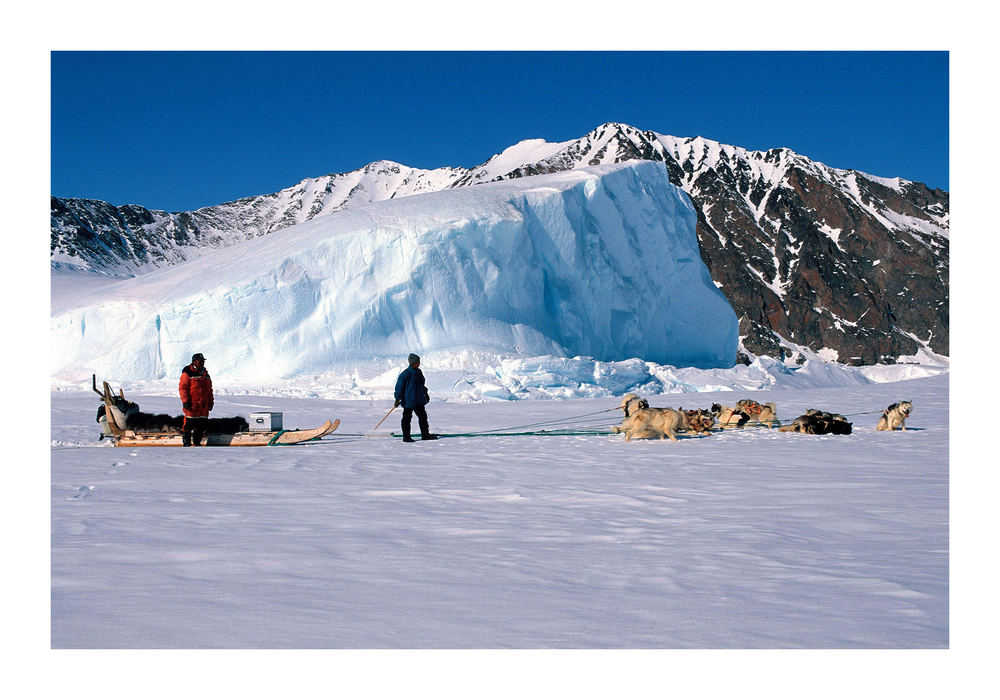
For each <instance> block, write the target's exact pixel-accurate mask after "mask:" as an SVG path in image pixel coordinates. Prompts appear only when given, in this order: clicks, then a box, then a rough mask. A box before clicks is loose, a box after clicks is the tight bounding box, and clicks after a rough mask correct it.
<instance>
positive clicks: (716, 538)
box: [51, 363, 949, 648]
mask: <svg viewBox="0 0 1000 700" xmlns="http://www.w3.org/2000/svg"><path fill="white" fill-rule="evenodd" d="M807 365H809V371H811V372H815V373H814V374H812V376H809V375H804V374H803V372H804V371H805V368H804V369H803V370H798V371H796V372H789V373H788V375H787V376H785V375H782V377H783V378H782V381H783V382H785V384H784V385H780V382H779V386H777V388H773V389H770V390H764V391H752V392H741V393H740V394H739V395H737V394H733V393H732V392H726V393H698V394H690V395H687V394H686V395H684V396H683V397H681V396H673V397H656V399H655V401H654V402H653V403H654V405H673V406H675V407H676V406H678V405H681V404H682V405H684V406H685V407H689V408H690V407H696V406H699V407H708V406H709V405H710V404H711V403H713V402H715V401H721V402H723V403H730V404H731V403H732V402H733V401H734V400H735V399H737V398H743V397H744V396H747V397H750V398H754V399H756V400H758V401H762V402H763V401H774V402H776V403H777V405H778V414H779V416H780V417H782V418H784V419H788V418H792V417H795V416H797V415H799V414H800V413H802V412H803V411H804V410H805V409H807V408H813V407H815V408H822V409H826V410H831V411H837V412H841V413H844V414H846V415H848V417H849V418H850V419H852V420H853V421H854V428H855V430H854V433H853V434H852V435H850V436H823V437H819V436H808V435H796V434H789V433H779V432H777V431H773V430H744V431H728V432H725V433H722V434H715V435H712V436H710V437H706V438H685V439H682V440H680V441H679V442H677V443H670V442H668V441H649V442H640V441H635V442H631V443H626V442H624V440H623V439H622V437H621V436H616V435H575V436H551V435H550V436H512V435H507V436H498V437H454V438H444V439H441V440H438V441H437V442H432V443H421V442H417V443H415V444H413V445H405V444H403V443H402V442H401V441H400V440H398V439H392V438H389V437H381V436H377V437H372V438H366V437H364V433H366V432H369V431H370V430H371V429H372V427H373V426H374V425H375V423H377V422H378V420H379V419H380V418H382V416H383V415H385V412H386V410H388V407H389V406H391V403H389V402H388V401H386V400H374V399H373V400H371V401H363V400H362V401H358V400H354V401H345V400H329V399H320V398H306V397H301V396H293V395H285V396H267V397H264V396H254V395H246V394H244V395H236V394H232V395H225V396H220V397H219V398H218V400H217V402H216V410H215V412H214V414H215V415H220V416H222V415H234V414H243V415H246V414H247V413H248V412H250V411H259V410H280V411H283V412H284V416H285V423H286V426H290V427H308V426H312V425H317V424H319V422H320V421H322V420H323V419H325V418H327V417H337V418H340V419H341V420H342V421H343V423H342V425H341V428H340V430H339V431H338V432H337V433H335V434H334V435H333V436H330V437H329V438H326V439H324V440H323V441H321V442H320V443H318V444H313V445H308V446H298V447H287V448H225V449H219V448H201V449H188V450H185V449H184V448H144V449H126V448H113V447H110V446H109V445H108V443H107V441H105V442H100V443H98V442H96V440H95V438H96V432H97V424H96V423H95V422H94V414H95V409H96V405H97V397H96V396H94V395H93V393H90V392H79V391H63V392H60V391H57V392H53V394H52V411H51V417H52V435H51V439H52V448H51V467H52V476H51V526H52V537H51V547H52V549H51V566H52V591H51V593H52V617H51V624H52V628H51V631H52V645H53V647H55V648H77V647H89V648H109V647H113V648H134V647H145V648H162V647H199V648H201V647H209V648H212V647H309V648H313V647H323V648H327V647H333V648H410V647H421V648H441V647H449V648H473V647H475V648H479V647H485V648H508V647H517V648H521V647H531V648H591V647H600V648H613V647H648V648H662V647H674V648H718V647H723V648H726V647H755V648H788V647H817V648H831V647H865V648H868V647H899V648H910V647H925V648H926V647H930V648H943V647H947V646H948V644H949V616H948V610H949V605H948V603H949V581H948V571H949V541H948V493H949V484H948V445H949V425H948V387H949V380H948V377H947V375H940V376H935V377H927V378H924V379H918V380H913V381H907V382H903V383H880V384H877V383H876V384H873V383H868V382H867V381H866V380H865V378H864V377H863V376H861V374H860V373H859V374H858V381H857V382H856V383H848V382H847V381H846V380H845V377H846V375H844V374H842V372H843V371H845V369H846V368H837V367H834V366H829V365H822V363H812V364H811V363H807ZM870 369H871V370H872V371H874V372H880V371H882V370H879V369H878V368H870ZM911 369H916V370H922V371H926V368H919V367H913V368H911ZM775 371H776V372H777V370H775ZM719 372H722V371H721V370H719ZM823 372H828V373H831V374H828V375H827V376H821V375H822V373H823ZM838 372H840V373H841V374H835V373H838ZM882 378H885V377H882ZM795 382H798V384H795ZM838 384H839V385H838ZM126 395H127V396H129V398H132V399H134V400H138V401H139V403H140V405H141V406H142V407H143V409H145V410H149V411H157V412H158V411H164V412H176V411H177V408H178V406H177V403H178V399H177V398H176V397H175V396H174V395H173V394H169V393H165V394H162V395H142V394H133V393H129V392H126ZM432 397H433V392H432ZM900 399H908V400H912V401H913V402H914V406H915V408H914V413H913V415H912V416H911V418H910V420H909V421H908V426H909V427H910V428H912V429H911V430H908V431H906V432H894V433H884V432H876V431H875V430H874V425H875V422H876V420H877V418H878V411H879V410H880V409H882V408H884V407H885V406H887V405H888V404H889V403H891V402H894V401H898V400H900ZM617 404H618V400H617V398H614V397H609V398H595V399H574V400H568V401H521V402H489V403H479V404H476V403H463V402H461V401H457V400H453V401H448V402H440V401H432V403H431V404H430V405H429V407H428V412H429V415H430V420H431V426H432V429H434V430H435V431H438V432H442V433H463V432H470V431H482V430H492V429H496V428H503V427H511V426H518V425H524V424H532V423H539V422H542V421H549V420H553V419H559V420H560V421H561V422H560V423H559V424H558V425H561V426H579V427H582V428H583V427H586V428H594V427H601V426H607V425H610V424H612V423H613V422H615V421H614V419H613V418H612V416H616V415H617V413H616V412H615V411H613V410H610V411H609V409H613V408H614V407H615V406H617ZM602 411H603V413H598V412H602ZM397 418H398V413H396V414H394V415H393V416H392V417H390V419H389V420H388V421H387V422H386V424H384V425H383V429H382V430H385V429H386V428H389V429H391V430H396V431H397V432H398V423H397ZM380 432H382V431H380Z"/></svg>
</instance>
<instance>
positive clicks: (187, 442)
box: [181, 430, 191, 447]
mask: <svg viewBox="0 0 1000 700" xmlns="http://www.w3.org/2000/svg"><path fill="white" fill-rule="evenodd" d="M181 444H183V445H184V447H191V431H190V430H185V431H184V433H183V435H182V436H181Z"/></svg>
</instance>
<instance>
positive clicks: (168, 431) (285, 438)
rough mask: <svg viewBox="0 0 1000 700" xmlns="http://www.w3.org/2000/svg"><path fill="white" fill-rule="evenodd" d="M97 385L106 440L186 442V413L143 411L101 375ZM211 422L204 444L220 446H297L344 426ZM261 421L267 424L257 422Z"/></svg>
mask: <svg viewBox="0 0 1000 700" xmlns="http://www.w3.org/2000/svg"><path fill="white" fill-rule="evenodd" d="M93 385H94V391H95V392H96V393H97V395H98V396H100V397H101V399H102V401H103V403H102V404H101V406H100V408H98V411H97V421H98V422H99V423H100V424H101V429H102V433H101V438H102V439H103V438H105V437H110V438H111V439H112V441H114V444H115V446H116V447H181V446H182V445H183V444H184V442H183V439H184V438H183V432H182V431H181V424H182V421H183V416H169V415H166V414H159V415H152V414H148V413H142V412H141V411H139V405H138V404H136V403H134V402H132V401H129V400H127V399H126V398H125V392H124V391H122V390H121V389H119V390H118V395H117V396H115V395H114V394H113V393H112V392H111V387H110V386H109V385H108V383H107V382H104V391H103V392H102V391H100V390H98V388H97V375H94V377H93ZM271 415H276V414H271ZM207 422H208V425H207V432H206V434H205V439H204V442H203V443H202V444H203V445H208V446H216V447H270V446H273V445H296V444H299V443H303V442H309V441H311V440H318V439H319V438H321V437H323V436H324V435H329V434H330V433H332V432H333V431H334V430H336V429H337V428H338V427H340V420H339V419H337V420H335V421H329V420H328V421H326V422H325V423H324V424H323V425H321V426H320V427H318V428H309V429H306V430H281V429H278V427H277V426H275V425H271V424H269V423H268V424H265V426H264V427H265V429H262V430H252V429H251V427H250V425H249V423H247V421H246V420H245V419H243V418H241V417H237V418H209V419H207ZM257 422H260V423H264V421H255V423H257Z"/></svg>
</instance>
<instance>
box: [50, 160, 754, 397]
mask: <svg viewBox="0 0 1000 700" xmlns="http://www.w3.org/2000/svg"><path fill="white" fill-rule="evenodd" d="M695 222H696V214H695V210H694V208H693V206H692V204H691V202H690V200H689V199H688V197H687V195H685V194H684V193H683V192H682V191H681V190H680V189H678V188H676V187H673V186H672V185H670V183H669V178H668V175H667V172H666V170H665V168H664V166H663V164H662V163H654V162H631V163H623V164H618V165H610V166H598V167H592V168H585V169H580V170H574V171H569V172H562V173H554V174H548V175H539V176H535V177H527V178H521V179H517V180H512V181H503V182H496V183H487V184H482V185H477V186H475V187H468V188H461V189H455V190H447V191H442V192H433V193H426V194H420V195H412V196H408V197H402V198H398V199H393V200H389V201H385V202H379V203H376V204H372V205H369V206H365V207H358V208H355V209H350V210H344V211H339V212H334V213H332V214H329V215H325V216H320V217H316V218H315V219H313V220H311V221H309V222H305V223H302V224H298V225H295V226H292V227H290V228H287V229H284V230H281V231H277V232H275V233H272V234H270V235H268V236H266V237H263V238H259V239H255V240H251V241H246V242H244V243H240V244H238V245H234V246H231V247H229V248H226V249H223V250H218V251H212V252H210V253H208V254H206V255H204V256H202V257H200V258H198V259H196V260H193V261H190V262H187V263H183V264H180V265H176V266H173V267H170V268H166V269H162V270H158V271H156V272H152V273H149V274H145V275H142V276H140V277H136V278H132V279H128V280H123V281H119V282H112V283H110V284H108V285H101V286H92V285H91V286H84V287H81V288H80V289H79V290H75V291H74V290H73V288H72V285H71V284H66V283H65V280H63V281H62V283H61V284H60V285H59V289H60V290H61V291H60V293H59V295H58V296H57V295H56V294H55V293H54V294H53V302H52V305H53V316H52V320H51V329H52V339H51V340H52V343H51V347H52V348H53V350H52V358H51V359H52V364H51V374H52V377H53V381H54V382H55V385H58V384H59V382H62V381H66V382H82V381H86V380H87V379H89V376H90V373H91V372H96V373H97V374H98V375H99V376H101V377H109V378H114V379H115V380H116V381H132V382H142V381H150V380H167V379H173V378H174V377H175V376H176V375H177V373H178V372H179V371H180V368H181V367H183V366H184V365H185V364H186V363H187V362H188V361H189V360H190V357H191V354H192V353H193V352H196V351H197V352H202V353H204V354H205V356H206V357H207V358H208V362H209V368H210V370H211V371H212V372H213V375H214V376H216V377H219V378H224V381H226V382H230V383H240V382H242V383H244V384H246V383H253V382H263V383H267V384H279V383H280V382H279V380H294V379H296V378H301V377H305V376H310V375H320V374H338V373H339V374H340V375H343V374H344V373H345V371H348V372H349V371H351V370H350V368H351V367H355V366H359V365H363V364H369V365H371V364H377V361H375V362H372V358H387V359H388V360H390V361H391V362H390V364H391V366H398V364H399V362H398V361H399V359H400V358H405V357H406V355H407V354H408V353H410V352H417V353H418V354H421V355H425V356H427V357H429V358H430V357H434V356H438V357H444V356H448V355H457V354H461V353H462V352H472V353H479V354H481V355H493V356H495V357H504V358H514V359H505V360H504V361H503V362H501V363H500V365H499V366H497V367H494V368H493V370H492V371H491V372H486V373H485V376H473V377H472V379H471V380H470V379H469V378H464V379H463V378H462V377H459V376H456V379H455V382H456V386H458V385H460V382H461V381H463V380H464V381H467V382H470V386H472V387H473V389H471V390H470V391H471V392H472V393H471V395H475V396H482V397H484V398H485V397H496V398H509V397H514V396H518V397H520V396H523V395H527V396H533V395H535V394H545V395H562V393H566V392H569V393H570V394H573V392H580V391H585V390H584V389H582V388H581V387H584V386H593V387H595V389H594V390H595V391H601V392H605V391H606V392H612V393H615V392H617V391H619V390H621V389H624V388H627V387H631V386H633V385H635V384H636V382H638V383H639V385H640V386H645V385H647V384H648V385H649V386H650V387H657V386H659V387H662V388H663V389H664V390H672V389H673V388H676V387H681V386H684V385H685V384H686V381H685V380H684V379H683V378H680V377H676V376H673V375H672V374H671V373H670V372H667V373H664V372H662V371H660V370H655V371H651V370H650V369H649V367H652V365H647V363H657V364H658V365H659V364H670V365H674V366H695V367H703V368H710V367H729V366H731V364H732V362H733V361H734V359H735V357H736V349H737V343H738V322H737V318H736V315H735V313H734V312H733V309H732V307H731V306H730V305H729V303H728V301H726V299H725V297H724V296H723V295H722V293H721V292H720V291H719V290H718V289H717V288H716V286H715V284H713V282H712V280H711V278H710V275H709V273H708V269H707V268H706V266H705V264H704V262H703V261H702V259H701V257H700V253H699V249H698V241H697V237H696V235H695ZM577 356H580V357H586V358H594V359H592V360H589V359H587V360H585V359H579V358H578V357H577ZM538 357H552V358H555V359H553V360H548V359H546V360H544V361H539V360H537V359H533V358H538ZM626 358H642V360H629V359H626ZM640 367H641V368H642V369H639V368H640ZM647 377H648V378H647ZM562 389H566V392H563V391H562Z"/></svg>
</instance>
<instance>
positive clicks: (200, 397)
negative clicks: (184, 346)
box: [177, 365, 215, 418]
mask: <svg viewBox="0 0 1000 700" xmlns="http://www.w3.org/2000/svg"><path fill="white" fill-rule="evenodd" d="M177 388H178V390H179V391H180V394H181V403H188V402H190V403H191V408H185V409H184V415H185V416H188V417H189V418H207V417H208V412H209V411H211V410H212V407H213V406H215V396H214V395H213V394H212V378H211V377H210V376H208V370H206V369H205V368H204V367H202V368H201V369H200V370H198V369H195V368H194V366H193V365H188V366H187V367H185V368H184V369H183V370H182V371H181V380H180V384H179V385H178V387H177Z"/></svg>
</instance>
